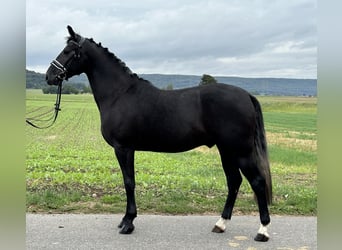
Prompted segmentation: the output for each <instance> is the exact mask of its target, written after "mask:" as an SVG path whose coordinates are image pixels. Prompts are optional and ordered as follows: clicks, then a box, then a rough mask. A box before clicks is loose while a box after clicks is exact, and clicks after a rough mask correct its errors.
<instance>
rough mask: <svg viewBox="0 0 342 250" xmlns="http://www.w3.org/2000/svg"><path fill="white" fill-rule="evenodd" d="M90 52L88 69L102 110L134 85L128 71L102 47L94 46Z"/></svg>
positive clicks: (94, 92)
mask: <svg viewBox="0 0 342 250" xmlns="http://www.w3.org/2000/svg"><path fill="white" fill-rule="evenodd" d="M93 50H94V51H93V52H92V53H89V55H88V56H89V59H88V60H89V61H88V62H89V63H88V65H89V67H88V68H87V70H86V72H85V73H86V75H87V77H88V80H89V83H90V86H91V88H92V91H93V95H94V98H95V101H96V103H97V105H98V107H99V109H100V111H101V109H104V108H106V107H108V106H110V105H112V103H113V102H114V101H115V100H116V99H118V98H119V97H120V95H122V94H124V93H125V92H126V91H127V90H128V89H129V88H131V87H132V85H134V83H135V82H134V81H132V80H131V79H130V78H131V76H130V75H129V73H128V72H125V70H124V69H123V67H122V66H121V65H120V63H119V62H117V61H116V60H115V59H114V58H111V56H110V55H106V54H105V53H106V52H105V51H96V50H103V49H102V48H93Z"/></svg>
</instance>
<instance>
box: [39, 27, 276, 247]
mask: <svg viewBox="0 0 342 250" xmlns="http://www.w3.org/2000/svg"><path fill="white" fill-rule="evenodd" d="M67 28H68V31H69V34H70V36H69V38H68V40H67V45H66V47H65V48H64V49H63V51H62V52H61V53H60V54H59V55H58V56H57V58H56V60H53V62H52V63H51V66H50V67H49V69H48V70H47V73H46V81H47V83H48V84H50V85H59V84H62V81H63V80H67V79H68V78H70V77H72V76H74V75H77V74H80V73H83V72H84V73H85V74H86V75H87V77H88V80H89V82H90V86H91V88H92V91H93V94H94V98H95V101H96V104H97V106H98V109H99V111H100V116H101V132H102V135H103V137H104V139H105V140H106V142H107V143H108V144H109V145H111V146H112V147H113V148H114V150H115V154H116V157H117V159H118V162H119V164H120V167H121V171H122V174H123V179H124V184H125V189H126V196H127V208H126V214H125V216H124V217H123V219H122V221H121V223H120V224H119V228H121V230H120V233H122V234H129V233H131V232H132V231H133V230H134V225H133V220H134V218H135V217H136V216H137V209H136V204H135V194H134V189H135V177H134V152H135V151H136V150H144V151H155V152H182V151H186V150H190V149H192V148H195V147H197V146H200V145H206V146H208V147H212V146H213V145H216V146H217V148H218V150H219V152H220V156H221V161H222V166H223V169H224V172H225V174H226V179H227V184H228V189H229V192H228V196H227V201H226V204H225V206H224V210H223V212H222V215H221V218H220V219H219V220H218V221H217V223H216V225H215V227H214V229H213V232H223V231H224V230H225V228H226V225H225V224H226V222H227V220H230V219H231V216H232V210H233V206H234V203H235V199H236V197H237V194H238V190H239V187H240V184H241V182H242V177H241V173H240V171H241V172H242V173H243V174H244V175H245V176H246V178H247V180H248V181H249V183H250V185H251V187H252V189H253V191H254V193H255V196H256V199H257V203H258V206H259V213H260V221H261V226H260V228H259V231H258V234H257V236H256V237H255V240H257V241H267V240H268V239H269V235H268V233H267V227H266V226H267V225H268V224H269V223H270V216H269V211H268V204H269V203H271V200H272V183H271V174H270V168H269V162H268V155H267V144H266V139H265V131H264V123H263V116H262V112H261V108H260V104H259V102H258V101H257V99H256V98H255V97H254V96H252V95H250V94H249V93H248V92H246V91H244V90H243V89H240V88H238V87H234V86H230V85H226V84H213V85H210V86H199V87H193V88H186V89H181V90H174V91H166V90H160V89H158V88H156V87H154V86H153V85H152V84H151V83H150V82H148V81H146V80H143V79H141V78H140V77H138V76H137V75H136V74H133V73H132V72H131V71H130V70H129V68H127V67H126V65H125V64H124V63H123V62H122V61H121V60H120V59H118V58H117V57H116V56H115V55H114V54H112V53H110V52H109V51H108V49H106V48H103V47H102V46H101V44H97V43H95V42H94V41H93V40H92V39H87V38H84V37H82V36H80V35H79V34H76V33H75V32H74V31H73V29H72V28H71V27H70V26H68V27H67Z"/></svg>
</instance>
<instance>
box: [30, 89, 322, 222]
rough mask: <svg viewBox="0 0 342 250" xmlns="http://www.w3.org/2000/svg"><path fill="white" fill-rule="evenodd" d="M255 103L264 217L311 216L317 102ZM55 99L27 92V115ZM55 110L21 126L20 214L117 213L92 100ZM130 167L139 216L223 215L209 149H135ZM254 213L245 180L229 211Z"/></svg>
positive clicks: (116, 193) (120, 190) (117, 177)
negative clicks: (39, 123)
mask: <svg viewBox="0 0 342 250" xmlns="http://www.w3.org/2000/svg"><path fill="white" fill-rule="evenodd" d="M257 98H258V99H259V101H260V103H261V105H262V108H263V112H264V120H265V127H266V136H267V140H268V146H269V156H270V163H271V173H272V178H273V192H274V202H273V204H272V205H271V207H270V210H271V214H288V215H316V213H317V128H316V112H317V98H306V97H268V96H267V97H266V96H263V97H262V96H257ZM54 101H55V95H44V94H42V93H41V91H39V90H27V92H26V113H29V112H31V111H35V110H36V109H38V108H40V109H39V110H37V111H36V113H39V112H42V111H43V110H44V109H49V108H52V107H53V105H54ZM61 109H62V111H61V112H60V114H59V117H58V119H57V121H56V123H55V124H54V125H53V126H52V127H51V128H49V129H45V130H39V129H35V128H33V127H31V126H29V125H27V126H26V200H27V201H26V209H27V211H28V212H50V213H60V212H69V213H80V212H81V213H124V211H125V201H126V198H125V191H124V186H123V180H122V175H121V171H120V168H119V165H118V162H117V160H116V158H115V157H114V152H113V149H112V148H111V147H110V146H109V145H107V144H106V143H105V141H104V140H103V138H102V136H101V133H100V119H99V113H98V110H97V107H96V104H95V102H94V100H93V97H92V95H89V94H86V95H63V96H62V102H61ZM34 113H35V112H33V113H31V114H34ZM135 166H136V167H135V170H136V199H137V206H138V213H163V214H217V215H219V214H220V213H221V212H222V209H223V206H224V202H225V199H226V195H227V186H226V180H225V176H224V173H223V170H222V167H221V162H220V158H219V155H218V152H217V149H216V148H215V147H213V148H210V149H209V148H207V147H199V148H196V149H194V150H191V151H188V152H185V153H175V154H169V153H152V152H136V154H135ZM257 211H258V209H257V206H256V203H255V201H254V199H253V193H252V191H251V188H250V186H249V184H248V182H247V181H246V180H245V179H244V180H243V183H242V185H241V188H240V192H239V196H238V199H237V202H236V205H235V208H234V214H253V213H256V212H257Z"/></svg>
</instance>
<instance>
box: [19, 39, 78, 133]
mask: <svg viewBox="0 0 342 250" xmlns="http://www.w3.org/2000/svg"><path fill="white" fill-rule="evenodd" d="M84 41H85V38H83V37H80V41H79V42H78V43H77V42H75V41H70V43H74V44H76V45H77V48H76V49H75V50H74V54H73V55H72V56H70V57H69V58H68V60H66V62H65V65H63V64H62V63H60V62H59V61H58V60H57V59H55V60H53V61H52V62H51V66H53V67H55V68H56V69H57V70H59V71H60V72H59V73H58V74H57V79H58V80H59V81H60V82H59V84H58V90H57V97H56V102H55V108H54V114H53V116H52V117H50V118H45V119H44V118H43V117H45V116H46V115H47V114H48V113H49V112H46V113H43V114H40V115H37V116H35V117H32V118H26V123H27V124H30V125H31V126H32V127H35V128H39V129H45V128H49V127H51V126H52V125H53V124H54V123H55V122H56V120H57V116H58V112H59V111H61V109H60V104H61V96H62V82H63V81H64V80H68V77H67V72H68V69H67V68H68V67H69V65H70V64H71V63H72V62H73V59H74V58H80V56H81V54H80V51H79V49H80V48H81V47H82V44H83V43H84ZM33 122H46V123H47V122H51V123H50V124H49V125H46V126H38V125H36V124H34V123H33Z"/></svg>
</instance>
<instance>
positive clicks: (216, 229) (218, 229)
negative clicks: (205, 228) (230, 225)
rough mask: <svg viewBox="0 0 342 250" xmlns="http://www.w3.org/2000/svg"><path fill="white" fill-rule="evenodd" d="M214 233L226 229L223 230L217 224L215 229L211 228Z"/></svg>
mask: <svg viewBox="0 0 342 250" xmlns="http://www.w3.org/2000/svg"><path fill="white" fill-rule="evenodd" d="M211 231H212V232H213V233H223V232H224V230H222V229H221V228H219V227H218V226H216V225H215V227H214V228H213V230H211Z"/></svg>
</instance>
